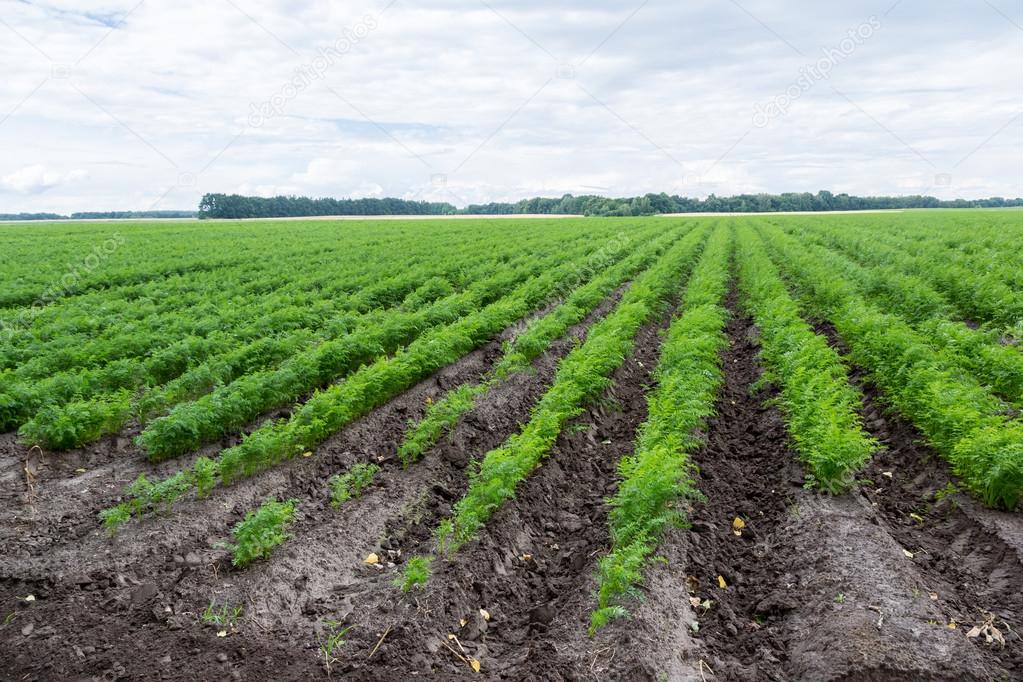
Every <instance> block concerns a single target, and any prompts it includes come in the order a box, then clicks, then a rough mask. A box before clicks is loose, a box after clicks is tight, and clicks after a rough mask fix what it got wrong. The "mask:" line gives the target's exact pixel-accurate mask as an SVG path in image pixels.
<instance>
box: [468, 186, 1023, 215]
mask: <svg viewBox="0 0 1023 682" xmlns="http://www.w3.org/2000/svg"><path fill="white" fill-rule="evenodd" d="M1009 206H1023V199H1002V198H1001V197H996V198H993V199H978V200H967V199H956V200H953V201H943V200H941V199H937V198H935V197H928V196H920V195H913V196H899V197H857V196H851V195H849V194H832V193H831V192H827V191H820V192H817V193H816V194H811V193H810V192H788V193H785V194H739V195H736V196H731V197H718V196H715V195H713V194H711V195H710V196H708V197H707V198H706V199H691V198H688V197H681V196H677V195H675V196H669V195H667V194H664V193H661V194H647V195H644V196H642V197H632V198H621V199H615V198H610V197H601V196H593V195H587V196H573V195H571V194H566V195H565V196H563V197H561V198H560V199H544V198H539V197H538V198H535V199H523V200H522V201H518V202H516V203H514V204H501V203H491V204H473V205H470V206H468V207H466V209H465V210H464V211H463V212H464V213H470V214H482V215H500V214H504V215H513V214H517V213H540V214H575V215H590V216H641V215H653V214H657V213H775V212H778V211H856V210H858V211H862V210H878V209H899V208H903V209H904V208H1003V207H1009Z"/></svg>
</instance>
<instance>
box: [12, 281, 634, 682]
mask: <svg viewBox="0 0 1023 682" xmlns="http://www.w3.org/2000/svg"><path fill="white" fill-rule="evenodd" d="M623 290H624V287H623V289H622V290H619V291H618V292H616V293H615V295H614V296H613V297H611V298H610V299H608V300H607V301H605V302H604V303H603V304H602V305H601V306H600V307H599V308H598V310H596V311H594V313H593V314H591V316H590V317H589V318H587V320H585V321H584V322H582V323H580V324H579V325H576V327H573V328H572V330H571V331H570V334H569V336H568V337H566V338H565V339H562V340H560V341H558V342H556V343H555V344H553V345H552V348H551V350H550V351H549V352H548V353H547V354H546V355H545V356H542V357H541V358H540V359H539V360H538V361H537V362H536V363H534V370H535V371H534V372H527V373H522V374H520V375H517V376H516V377H513V378H512V379H511V380H510V381H508V382H506V385H505V386H499V387H497V389H496V390H494V391H492V392H491V393H492V396H490V397H488V398H487V400H486V401H485V405H484V406H483V408H482V411H481V412H480V414H477V415H473V414H470V415H469V417H468V418H467V419H466V420H464V421H465V422H466V423H467V425H462V426H460V427H459V429H456V432H455V433H453V434H452V438H451V439H450V440H448V441H445V442H444V443H443V444H442V446H440V448H439V449H440V450H442V451H440V452H437V453H431V454H430V455H429V456H428V457H429V459H428V460H427V461H426V462H423V463H421V464H420V465H417V466H416V467H415V468H413V469H412V470H410V471H408V472H404V471H401V469H400V464H399V463H398V461H397V458H396V456H395V455H394V453H395V451H396V448H397V446H398V443H399V442H400V440H401V437H402V435H403V433H404V430H405V428H406V424H407V422H408V420H409V419H411V418H419V417H421V416H422V414H423V413H424V411H425V404H426V399H427V398H428V397H429V398H436V397H437V396H438V395H440V394H441V393H442V392H443V391H445V390H448V389H451V388H453V387H455V386H457V385H459V384H461V383H464V382H466V381H478V380H479V379H480V378H482V377H483V376H484V375H485V374H486V373H487V372H488V371H489V370H490V368H491V367H493V366H494V364H495V363H496V362H497V360H498V359H499V358H500V357H501V354H502V351H501V344H502V342H504V341H506V340H508V339H511V338H513V337H514V335H515V334H517V333H518V332H520V331H521V329H522V324H521V323H519V324H517V325H516V326H514V327H512V328H510V329H508V330H506V331H505V332H504V333H503V334H502V335H501V337H500V338H498V339H497V340H495V341H493V342H492V343H490V344H488V345H487V346H485V347H484V348H482V349H480V350H477V351H475V352H473V353H470V354H469V355H467V356H465V357H464V358H462V359H461V360H460V361H459V362H457V363H455V364H454V365H452V366H450V367H448V368H446V369H444V370H442V371H441V372H439V373H438V374H436V375H434V376H433V377H431V378H429V379H427V380H425V381H423V382H421V383H420V384H419V385H417V386H415V387H413V388H412V389H410V390H409V391H406V392H405V393H403V394H402V395H401V396H399V397H398V398H396V399H395V400H393V401H392V402H391V403H388V404H387V405H385V406H384V407H381V408H379V409H377V410H375V411H374V412H372V413H371V414H369V415H368V416H366V417H365V418H363V419H361V420H359V421H358V422H356V423H355V424H353V425H352V426H350V427H349V428H347V429H345V430H344V431H342V432H341V433H339V434H337V435H336V436H334V437H333V438H332V439H330V440H328V441H327V442H326V443H324V444H323V445H322V446H320V448H318V450H317V455H316V457H315V458H313V459H298V460H294V461H292V462H289V463H288V464H286V465H284V466H282V467H278V468H277V469H275V470H272V471H270V472H266V473H265V474H263V475H261V476H258V477H255V478H253V479H249V480H246V481H242V482H240V483H239V484H237V485H235V486H231V487H229V488H225V489H222V490H220V491H218V492H217V493H216V494H215V495H214V496H213V497H212V498H211V499H207V500H198V501H195V500H193V501H190V502H189V503H188V505H189V506H188V509H187V510H184V511H179V512H178V513H176V514H175V515H173V516H170V517H157V518H155V519H148V520H145V521H143V522H141V523H137V524H135V523H133V524H129V525H128V526H127V527H126V528H125V529H124V530H123V531H122V532H121V534H119V535H118V537H117V538H116V539H115V540H113V541H110V540H108V539H106V538H105V537H104V534H103V531H101V530H100V529H98V528H97V524H96V522H95V521H94V519H95V509H90V510H89V511H88V512H87V513H88V515H89V517H90V518H89V520H90V522H91V523H92V524H93V525H92V530H91V531H88V532H87V533H84V534H82V535H81V536H79V535H77V534H75V533H74V532H72V533H71V534H70V537H69V536H68V534H64V535H58V536H57V537H55V538H51V537H46V538H45V540H46V541H47V542H48V543H49V544H50V545H55V546H56V547H57V549H53V548H51V549H49V550H48V551H45V552H43V551H40V550H39V548H38V547H35V546H34V545H33V544H32V538H31V537H29V538H27V540H28V543H27V544H26V545H25V546H24V547H23V548H22V549H20V550H19V554H18V556H17V557H7V558H6V559H5V561H4V562H3V566H2V571H3V575H2V576H0V585H2V590H3V591H2V593H0V610H3V613H5V614H6V613H9V612H13V613H16V615H15V616H14V617H13V620H12V621H11V622H10V623H8V625H7V626H5V627H4V630H5V631H7V632H5V635H6V634H9V635H10V636H9V637H5V640H4V642H3V643H0V655H2V656H3V657H4V658H7V656H8V654H10V659H11V660H15V661H16V668H17V669H18V670H20V671H22V673H23V674H26V675H28V679H33V675H34V676H36V677H35V679H48V676H52V675H54V674H56V673H55V672H54V671H59V672H60V673H62V674H65V673H67V674H90V675H107V676H108V677H111V678H113V679H117V678H118V677H119V676H125V675H126V676H128V677H141V676H143V675H144V674H146V673H148V672H149V671H150V670H152V669H154V667H155V668H156V669H163V672H162V674H163V677H164V679H197V678H202V677H203V676H204V675H206V676H207V678H209V679H219V678H221V677H224V676H226V675H228V674H233V675H236V676H237V675H243V674H244V676H245V677H252V676H263V675H271V676H273V675H272V673H273V671H279V674H281V675H283V674H286V675H287V676H288V677H292V676H294V675H299V674H313V675H315V674H318V673H322V670H323V668H322V664H320V663H318V662H317V657H316V651H315V645H314V644H312V642H313V641H314V639H315V637H316V634H315V633H314V631H313V630H312V629H310V627H309V625H310V623H313V624H314V627H316V626H315V624H316V623H317V622H318V621H319V616H320V614H321V612H326V613H327V615H326V616H325V617H328V618H329V617H330V616H331V614H335V613H338V612H343V604H344V601H345V595H344V588H343V576H344V575H345V573H346V572H348V573H350V572H351V571H352V567H353V566H354V567H356V568H357V567H358V566H360V564H361V557H359V560H358V561H354V562H352V561H347V560H346V559H348V558H349V557H348V554H351V555H353V556H355V555H357V554H358V553H359V552H361V551H362V548H364V547H368V548H370V549H371V548H372V546H373V545H374V544H375V543H376V542H377V541H378V539H379V536H380V531H381V529H382V526H383V521H384V520H386V519H389V518H390V517H391V516H396V515H400V513H401V510H402V509H410V508H411V507H410V506H409V505H408V504H403V503H402V502H401V500H406V501H407V498H409V496H411V497H412V498H415V496H416V494H417V493H418V492H419V491H423V490H431V489H432V488H431V486H433V488H436V487H437V486H436V485H433V484H435V482H436V481H437V480H438V478H443V477H444V475H446V476H447V477H448V478H451V479H453V480H456V479H457V478H458V477H459V476H460V477H461V478H463V479H464V477H465V473H464V472H465V465H466V464H467V456H462V455H458V456H457V457H456V458H457V459H458V460H459V461H457V462H456V466H455V467H452V462H451V461H450V459H451V456H450V455H449V456H448V457H447V458H445V456H444V454H443V451H444V450H446V451H448V452H455V453H457V452H462V451H464V452H471V451H474V450H479V449H482V448H484V447H487V445H488V444H490V443H491V442H493V444H494V445H496V444H498V443H499V442H500V441H502V440H503V439H504V438H505V437H506V436H507V435H508V434H509V433H511V432H512V431H513V430H514V429H515V428H516V426H517V423H518V421H521V420H524V419H525V418H527V416H528V411H529V408H530V406H531V405H532V402H533V401H534V400H535V399H536V398H537V397H538V396H539V395H540V393H542V390H543V386H544V385H545V383H548V382H549V381H550V378H551V377H552V376H553V372H554V369H555V367H556V364H557V360H558V358H559V357H560V356H562V355H564V354H566V353H567V352H568V351H569V350H570V348H571V346H572V344H573V343H574V339H577V338H580V337H581V336H582V335H584V333H585V330H586V329H588V327H589V325H591V324H592V323H593V322H594V321H595V320H596V319H597V318H598V317H599V316H602V315H603V314H605V313H606V312H607V311H608V310H609V309H610V308H611V307H612V306H613V305H614V303H615V302H616V301H617V300H618V298H619V297H620V295H621V293H622V291H623ZM381 459H382V460H383V461H382V462H381V466H382V467H383V468H384V472H382V473H381V474H380V475H379V477H380V478H379V485H377V486H375V487H374V488H373V490H372V491H371V492H369V493H368V494H367V496H366V498H365V499H363V500H358V501H356V502H357V503H359V504H353V505H352V507H351V509H350V510H348V509H345V510H342V511H343V512H345V513H344V514H343V515H342V514H341V513H339V512H334V511H333V510H330V509H329V506H328V504H327V498H328V491H327V480H328V478H329V476H330V475H331V474H333V473H336V472H338V471H341V470H344V469H345V468H347V467H348V466H350V465H351V464H352V463H353V462H356V461H381ZM271 495H275V496H277V497H279V498H282V499H283V498H288V497H298V498H300V499H306V500H310V502H308V503H305V504H302V505H300V518H299V520H298V522H297V523H296V525H295V526H294V527H293V528H292V529H291V531H292V533H293V534H294V535H296V536H297V540H295V541H292V542H290V543H289V544H288V545H286V546H285V547H282V548H281V549H280V551H279V553H278V554H275V556H274V558H273V559H272V560H271V561H269V562H265V563H262V564H259V565H257V566H254V567H252V568H251V569H249V570H248V571H246V572H239V573H235V572H233V571H231V570H230V569H229V568H228V566H229V561H228V555H227V551H226V549H224V547H223V543H224V542H226V541H227V540H229V536H228V531H229V529H230V527H231V526H232V525H233V524H234V523H235V522H236V521H238V520H240V519H241V517H242V515H243V514H244V513H245V512H246V511H248V510H250V509H251V508H253V507H254V506H255V505H256V504H258V503H259V502H260V501H261V500H263V499H265V498H266V497H268V496H271ZM44 499H45V502H46V503H47V504H52V505H56V506H60V505H61V504H62V501H61V500H59V499H52V498H44ZM92 504H93V505H97V502H96V501H95V500H93V502H92ZM374 507H377V508H379V510H380V511H379V513H377V512H375V511H374V512H371V513H366V511H367V510H373V509H374ZM71 513H73V512H71ZM47 531H50V532H57V533H59V532H60V531H59V529H53V528H48V529H47ZM47 531H44V533H45V532H47ZM309 546H314V547H315V551H312V552H310V551H309V550H308V547H309ZM367 551H369V550H367ZM339 557H340V558H339ZM342 564H343V565H342ZM339 586H340V589H336V588H339ZM27 594H33V595H34V596H36V597H37V599H36V601H34V602H32V603H31V606H30V608H26V606H28V605H27V604H25V603H24V602H22V601H19V600H18V597H23V596H25V595H27ZM213 598H216V599H217V601H218V603H219V604H230V605H238V604H241V605H244V606H245V607H246V622H245V625H243V627H242V630H243V633H244V634H241V635H238V636H229V637H226V638H223V639H218V638H216V637H215V632H216V631H215V630H212V631H211V630H209V629H208V628H206V629H204V628H200V627H198V626H197V625H195V621H196V620H197V618H198V612H199V611H201V610H202V608H203V607H204V606H205V605H206V604H207V603H208V602H209V600H211V599H213ZM15 623H16V624H17V625H15ZM29 623H31V624H32V625H33V628H32V629H30V630H29V634H28V635H23V634H19V631H20V628H23V627H25V626H26V625H27V624H29ZM361 637H370V633H369V632H368V631H367V630H365V629H360V630H356V631H354V632H353V633H352V636H351V637H350V638H349V639H350V640H351V644H350V647H349V648H355V647H358V646H359V642H360V638H361ZM125 640H130V641H132V642H136V643H138V644H139V646H140V647H144V649H145V653H144V654H139V655H134V656H133V655H128V653H127V652H124V651H122V650H121V649H120V648H117V649H115V647H114V644H113V643H115V642H118V641H125ZM28 643H31V647H32V653H31V655H29V654H28V650H27V647H26V646H25V645H26V644H28ZM8 644H9V645H10V647H11V649H10V650H9V651H5V649H7V648H8ZM310 648H312V651H310V650H309V649H310ZM110 650H114V651H116V656H115V654H114V653H112V652H111V653H108V652H109V651H110ZM79 651H81V652H82V655H79V654H78V652H79ZM160 656H164V658H167V657H170V659H171V660H180V659H181V658H182V657H188V658H189V667H188V669H187V671H186V670H183V669H178V668H175V667H174V666H164V665H157V662H158V661H162V660H164V659H162V658H160ZM222 659H223V660H222ZM303 671H305V672H304V673H303Z"/></svg>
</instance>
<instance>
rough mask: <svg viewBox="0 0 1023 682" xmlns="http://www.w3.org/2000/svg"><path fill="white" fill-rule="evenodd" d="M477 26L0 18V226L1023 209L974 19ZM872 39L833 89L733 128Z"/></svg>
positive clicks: (930, 14)
mask: <svg viewBox="0 0 1023 682" xmlns="http://www.w3.org/2000/svg"><path fill="white" fill-rule="evenodd" d="M490 4H491V5H492V6H493V7H494V8H495V9H496V10H497V12H499V13H500V16H499V15H498V14H497V13H495V12H492V11H491V10H489V9H487V7H486V6H485V5H483V4H481V3H479V2H476V1H475V0H432V1H431V2H429V3H417V4H412V3H403V2H399V3H395V4H393V5H392V6H390V7H389V9H387V10H386V12H383V13H381V10H382V8H383V7H384V6H385V5H386V0H375V1H370V0H354V1H353V2H350V3H319V2H312V1H306V0H302V1H298V2H296V1H295V0H288V1H286V0H244V1H243V0H236V1H235V2H233V3H228V2H220V1H219V0H218V1H216V2H208V1H203V0H182V1H181V2H179V3H174V4H166V3H149V2H146V3H142V4H138V3H137V0H75V1H74V2H72V1H71V0H46V1H45V2H20V3H9V4H8V5H6V6H5V14H4V21H5V22H6V23H7V24H9V25H10V27H11V28H8V27H6V26H3V25H0V60H2V63H3V64H5V74H4V76H5V77H4V79H2V80H0V148H2V149H3V150H4V155H3V157H2V159H0V178H3V184H2V188H3V189H4V191H5V194H4V195H3V198H2V202H0V211H3V212H7V211H21V210H39V211H48V210H55V211H78V210H96V209H145V208H150V207H151V206H153V205H157V206H158V207H160V208H193V207H194V206H195V205H196V204H197V203H198V199H199V197H200V196H201V195H202V193H204V192H207V191H225V192H233V191H237V192H243V193H250V192H251V193H258V194H274V193H298V194H316V195H323V194H330V195H335V196H382V195H393V196H410V197H418V198H426V199H436V200H446V201H452V202H454V203H459V204H461V203H464V202H467V201H472V202H477V201H490V200H509V199H517V198H520V197H522V196H529V195H532V194H559V193H561V192H574V193H582V192H586V191H594V192H600V193H607V194H613V195H619V196H622V195H629V194H638V193H644V192H647V191H653V192H658V191H676V192H681V193H684V194H687V195H705V194H708V193H710V192H714V193H716V194H719V195H720V194H731V193H735V192H741V191H772V192H780V191H801V190H808V191H815V190H817V189H822V188H827V189H833V190H835V191H848V192H853V193H863V194H867V193H896V192H904V191H918V190H921V191H922V190H927V189H928V188H929V187H931V186H932V185H933V184H934V183H933V181H934V178H935V176H936V175H937V174H941V173H949V174H951V176H952V178H953V184H952V186H951V187H940V188H936V189H931V190H930V191H933V192H934V193H936V194H938V195H939V196H945V197H953V196H958V195H962V196H970V197H975V196H988V195H994V194H1002V195H1010V196H1015V195H1018V194H1020V192H1021V189H1020V184H1019V182H1018V180H1016V179H1014V178H1016V177H1018V174H1017V173H1016V171H1015V165H1016V159H1018V158H1019V156H1020V152H1021V151H1023V149H1021V147H1023V118H1020V119H1014V116H1015V115H1016V114H1017V113H1019V106H1020V105H1019V102H1020V101H1021V97H1020V95H1021V94H1023V93H1021V92H1020V88H1021V86H1020V85H1019V84H1018V79H1015V80H1014V79H1012V78H1011V74H1013V73H1018V72H1019V71H1020V69H1021V67H1023V50H1021V49H1020V47H1021V44H1023V34H1021V33H1020V31H1019V30H1018V28H1016V27H1015V26H1013V25H1012V23H1011V22H1009V21H1006V20H1005V18H1004V17H1002V16H1000V15H999V14H998V13H997V12H995V11H993V10H990V8H988V7H986V6H985V5H983V4H981V5H976V6H974V5H971V4H969V3H967V4H966V5H964V4H963V3H960V2H953V0H938V1H936V2H932V3H928V4H926V5H922V4H920V3H917V2H908V1H906V2H902V3H901V4H899V5H898V6H897V7H896V8H895V9H894V10H892V12H891V13H890V14H888V15H883V12H884V11H885V10H886V9H887V8H888V6H890V5H889V3H883V4H882V5H875V4H874V3H867V2H862V1H861V2H853V3H842V4H831V5H825V6H820V5H818V6H815V7H814V9H813V11H812V12H808V11H806V5H805V3H801V2H797V1H796V0H744V2H743V3H742V4H743V6H744V7H746V8H747V9H748V10H749V12H751V13H753V14H754V15H755V16H756V17H757V19H759V20H760V21H759V22H758V21H756V20H754V19H753V18H751V17H750V16H749V15H748V14H746V13H744V12H743V11H742V10H741V9H739V8H738V7H737V6H736V5H735V4H734V3H728V2H720V1H717V0H696V1H694V2H687V3H677V2H672V1H671V0H651V1H650V2H649V3H646V4H645V5H643V6H642V7H641V9H640V10H639V11H638V12H636V13H635V15H634V16H631V18H630V14H631V13H632V12H633V10H634V9H635V8H636V7H637V6H639V2H638V0H637V3H636V4H635V5H632V6H628V5H623V4H622V3H613V2H610V1H609V0H594V1H593V2H590V3H586V4H581V3H570V2H565V1H564V0H545V1H544V2H540V1H539V0H519V1H516V2H513V1H512V0H500V1H498V0H494V2H492V3H490ZM967 5H969V6H967ZM133 8H134V9H133ZM238 8H240V10H241V11H239V9H238ZM1005 11H1008V10H1005ZM1011 14H1013V13H1012V12H1010V15H1011ZM872 15H878V16H879V19H880V21H881V28H880V29H879V30H878V31H876V33H875V34H874V35H873V36H872V37H871V38H870V39H869V40H867V41H866V42H865V43H864V44H862V45H859V46H858V47H857V48H856V50H855V51H854V52H853V53H852V54H850V55H849V56H848V58H845V59H843V60H842V61H841V63H840V64H838V65H837V66H836V67H835V68H834V70H833V72H832V74H831V76H830V78H828V79H827V80H823V81H819V82H816V83H815V84H814V86H813V88H812V89H810V90H809V91H808V92H807V93H806V94H804V95H803V96H801V97H800V98H799V99H798V100H797V101H795V102H794V103H793V104H792V106H791V107H790V108H789V109H788V111H787V113H786V114H785V115H784V116H781V117H779V118H777V119H775V120H772V121H771V122H770V125H768V126H766V127H764V128H755V127H754V126H753V125H752V117H753V114H754V107H755V105H757V104H758V103H762V102H766V101H770V100H771V98H773V97H775V96H777V95H778V94H780V93H782V92H784V91H785V88H786V87H788V86H789V85H790V84H792V83H793V82H794V80H795V79H796V78H798V76H799V70H800V68H802V67H804V66H805V65H807V64H808V63H811V62H812V61H814V60H816V59H817V58H818V57H819V56H820V55H821V51H822V50H823V49H825V48H829V47H834V46H836V45H838V44H840V42H841V40H842V38H843V37H844V36H846V34H847V32H848V31H849V30H850V29H855V28H856V27H858V26H860V25H861V24H863V22H865V21H867V20H868V19H869V18H870V17H871V16H872ZM1015 15H1016V16H1015V21H1016V22H1017V23H1020V22H1023V12H1016V13H1015ZM367 17H370V18H371V19H372V21H371V22H369V21H367ZM623 22H624V23H623ZM760 22H762V23H763V24H766V25H767V26H768V27H770V29H771V30H770V31H769V30H767V29H765V28H764V26H763V25H762V24H761V23H760ZM369 23H372V24H373V26H372V27H370V29H369V30H368V31H365V30H363V31H361V33H360V32H359V27H360V26H363V27H365V26H366V25H368V24H369ZM11 29H14V31H16V33H15V32H14V31H12V30H11ZM772 31H773V33H772ZM775 34H777V35H775ZM353 35H354V36H355V37H354V38H353V37H352V36H353ZM332 47H333V48H334V49H337V50H338V56H337V58H335V59H332V60H331V64H330V65H329V67H328V68H325V69H322V70H321V69H316V75H315V77H314V78H308V79H307V80H306V82H304V83H303V85H302V87H301V88H297V89H295V91H294V92H292V91H290V90H288V89H287V87H288V84H289V83H293V81H294V79H295V77H296V72H303V71H304V72H305V73H307V74H308V70H309V69H310V68H311V67H315V65H316V61H315V60H316V58H317V56H318V55H321V54H322V53H321V52H320V50H321V49H326V48H332ZM275 95H276V96H282V97H284V99H283V100H281V102H282V105H283V106H282V108H281V110H280V113H279V114H275V115H273V116H270V117H266V118H265V120H262V121H259V122H258V123H259V125H256V126H253V125H252V121H251V111H252V107H253V106H254V105H255V106H257V107H258V106H259V105H260V104H262V103H265V102H267V101H270V100H271V99H272V98H274V97H275ZM847 98H848V99H847ZM985 141H987V142H985ZM973 150H976V151H973ZM29 168H32V169H34V170H31V171H29V170H28V169H29ZM74 169H81V170H79V171H77V172H78V173H80V175H78V176H76V177H71V176H72V175H73V174H74V173H75V172H76V171H75V170H74ZM83 172H87V177H85V176H83V175H81V173H83ZM436 176H444V177H446V181H445V182H442V183H438V182H436V181H435V180H434V178H435V177H436ZM192 177H194V178H195V182H194V183H192V182H182V179H183V178H185V179H189V178H192ZM71 180H76V181H75V182H71Z"/></svg>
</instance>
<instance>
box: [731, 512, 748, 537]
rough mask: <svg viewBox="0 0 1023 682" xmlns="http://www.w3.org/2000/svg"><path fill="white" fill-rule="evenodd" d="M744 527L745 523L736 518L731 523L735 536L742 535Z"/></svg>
mask: <svg viewBox="0 0 1023 682" xmlns="http://www.w3.org/2000/svg"><path fill="white" fill-rule="evenodd" d="M745 527H746V522H745V521H743V520H742V519H741V518H740V517H738V516H736V517H735V520H734V521H732V532H733V533H735V535H737V536H741V535H742V529H743V528H745Z"/></svg>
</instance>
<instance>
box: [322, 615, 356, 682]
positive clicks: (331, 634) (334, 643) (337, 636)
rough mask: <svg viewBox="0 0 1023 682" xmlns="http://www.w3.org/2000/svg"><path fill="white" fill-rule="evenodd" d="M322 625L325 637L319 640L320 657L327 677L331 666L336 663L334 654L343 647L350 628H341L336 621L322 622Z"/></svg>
mask: <svg viewBox="0 0 1023 682" xmlns="http://www.w3.org/2000/svg"><path fill="white" fill-rule="evenodd" d="M323 624H324V625H325V626H326V627H327V636H326V637H323V638H321V639H320V655H321V656H323V665H324V666H325V667H326V668H327V675H330V673H331V666H332V665H334V664H335V663H337V661H338V659H337V657H336V656H335V655H334V652H336V651H337V650H338V648H339V647H341V646H343V645H344V643H345V636H346V635H347V634H348V633H349V632H350V631H351V629H352V626H349V627H341V623H340V622H339V621H336V620H328V621H324V623H323Z"/></svg>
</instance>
